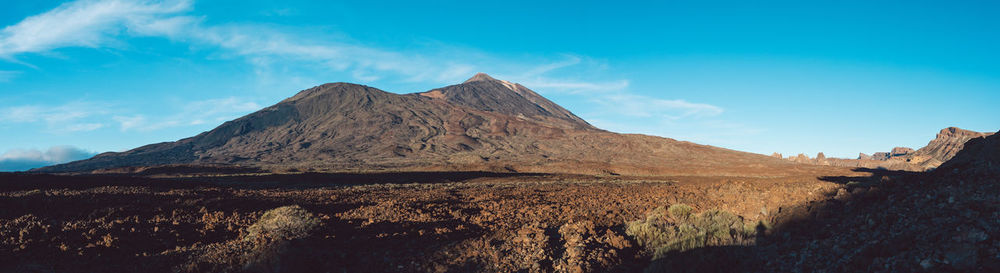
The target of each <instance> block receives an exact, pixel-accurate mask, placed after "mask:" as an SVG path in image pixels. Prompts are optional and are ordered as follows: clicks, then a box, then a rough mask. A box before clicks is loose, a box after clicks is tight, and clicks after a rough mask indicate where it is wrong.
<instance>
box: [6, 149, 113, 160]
mask: <svg viewBox="0 0 1000 273" xmlns="http://www.w3.org/2000/svg"><path fill="white" fill-rule="evenodd" d="M93 155H94V153H92V152H89V151H85V150H82V149H80V148H76V147H73V146H53V147H50V148H49V149H48V150H45V151H41V150H38V149H12V150H8V151H6V152H4V153H3V154H0V160H32V161H43V162H66V161H70V160H79V159H83V158H87V157H90V156H93Z"/></svg>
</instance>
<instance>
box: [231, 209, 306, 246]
mask: <svg viewBox="0 0 1000 273" xmlns="http://www.w3.org/2000/svg"><path fill="white" fill-rule="evenodd" d="M319 226H320V220H319V219H317V218H316V216H313V214H312V213H310V212H309V211H306V210H305V209H303V208H302V207H299V206H298V205H291V206H284V207H279V208H276V209H272V210H269V211H266V212H264V215H263V216H261V217H260V219H258V220H257V223H254V224H253V225H251V226H250V227H249V228H247V233H246V236H245V237H244V238H243V240H245V241H256V240H261V239H266V240H292V239H300V238H305V237H308V236H309V234H310V233H311V232H312V231H313V230H315V229H316V228H318V227H319Z"/></svg>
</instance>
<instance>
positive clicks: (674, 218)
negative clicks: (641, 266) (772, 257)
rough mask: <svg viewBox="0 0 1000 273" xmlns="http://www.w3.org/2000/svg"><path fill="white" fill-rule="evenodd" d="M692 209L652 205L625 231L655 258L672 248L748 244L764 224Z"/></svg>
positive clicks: (717, 212)
mask: <svg viewBox="0 0 1000 273" xmlns="http://www.w3.org/2000/svg"><path fill="white" fill-rule="evenodd" d="M693 210H694V209H693V208H691V207H690V206H687V205H683V204H675V205H672V206H670V207H669V208H663V207H659V208H656V209H654V210H653V211H652V212H650V213H649V214H647V215H646V219H643V220H638V221H632V222H629V223H627V224H626V228H625V233H626V234H628V235H630V236H632V237H633V238H635V240H636V241H638V242H639V244H641V245H643V246H644V247H645V248H646V249H647V250H648V251H651V252H652V253H653V259H659V258H661V257H663V256H665V255H666V254H668V253H670V252H674V251H686V250H690V249H694V248H700V247H705V246H720V245H744V244H748V243H752V242H753V240H754V237H755V235H756V234H757V232H758V230H759V229H762V228H766V227H767V225H766V223H765V222H763V221H761V222H757V223H753V224H749V225H748V224H745V223H744V222H743V218H742V217H739V216H736V215H734V214H732V213H729V212H727V211H721V210H708V211H705V212H702V213H700V214H693V213H692V212H693ZM664 212H667V213H664ZM668 215H669V216H668Z"/></svg>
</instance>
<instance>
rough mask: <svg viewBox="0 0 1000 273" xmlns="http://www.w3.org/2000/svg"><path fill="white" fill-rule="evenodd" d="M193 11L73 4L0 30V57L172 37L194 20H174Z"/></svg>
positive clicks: (169, 5) (144, 4) (155, 5)
mask: <svg viewBox="0 0 1000 273" xmlns="http://www.w3.org/2000/svg"><path fill="white" fill-rule="evenodd" d="M188 9H190V4H189V3H188V2H187V1H157V2H153V1H119V0H103V1H92V0H83V1H75V2H69V3H65V4H62V5H60V6H59V7H56V8H55V9H53V10H50V11H48V12H45V13H42V14H39V15H35V16H31V17H28V18H26V19H24V20H22V21H21V22H19V23H17V24H15V25H12V26H8V27H5V28H4V29H3V30H0V57H3V58H10V56H12V55H15V54H19V53H29V52H44V51H47V50H51V49H55V48H60V47H101V46H108V45H110V44H112V43H114V42H115V39H113V38H112V37H114V36H116V35H118V34H120V33H122V32H128V33H129V34H132V35H142V36H158V35H170V34H174V32H175V31H178V30H179V29H180V27H181V26H182V25H184V24H188V23H189V21H190V20H191V18H189V17H177V16H171V15H174V14H176V13H178V12H182V11H186V10H188Z"/></svg>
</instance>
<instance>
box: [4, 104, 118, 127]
mask: <svg viewBox="0 0 1000 273" xmlns="http://www.w3.org/2000/svg"><path fill="white" fill-rule="evenodd" d="M107 109H108V106H107V104H103V103H92V102H83V101H74V102H69V103H65V104H61V105H54V106H53V105H22V106H12V107H6V108H0V123H38V122H42V123H45V124H46V126H47V127H48V128H49V130H51V131H56V132H79V131H92V130H97V129H99V128H101V127H103V126H104V124H102V123H99V122H93V121H92V118H94V117H97V116H101V115H105V114H107V113H109V111H108V110H107Z"/></svg>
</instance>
